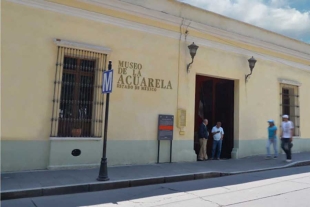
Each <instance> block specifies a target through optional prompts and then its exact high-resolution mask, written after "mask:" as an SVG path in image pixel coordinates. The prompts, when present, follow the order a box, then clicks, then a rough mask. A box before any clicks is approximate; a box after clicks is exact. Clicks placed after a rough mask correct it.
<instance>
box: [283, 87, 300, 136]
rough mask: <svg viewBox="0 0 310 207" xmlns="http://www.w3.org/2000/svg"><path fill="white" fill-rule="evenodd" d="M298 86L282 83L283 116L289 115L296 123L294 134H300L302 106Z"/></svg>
mask: <svg viewBox="0 0 310 207" xmlns="http://www.w3.org/2000/svg"><path fill="white" fill-rule="evenodd" d="M298 92H299V91H298V86H294V85H288V84H281V94H280V95H281V117H282V115H284V114H287V115H289V117H290V120H291V121H292V122H293V124H294V136H300V114H299V111H300V106H299V94H298Z"/></svg>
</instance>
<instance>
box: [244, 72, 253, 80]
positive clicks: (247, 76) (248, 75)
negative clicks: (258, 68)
mask: <svg viewBox="0 0 310 207" xmlns="http://www.w3.org/2000/svg"><path fill="white" fill-rule="evenodd" d="M252 72H253V71H252V70H251V73H250V74H247V75H245V82H248V78H249V77H250V76H251V75H252Z"/></svg>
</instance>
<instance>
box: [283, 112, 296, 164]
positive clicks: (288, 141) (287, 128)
mask: <svg viewBox="0 0 310 207" xmlns="http://www.w3.org/2000/svg"><path fill="white" fill-rule="evenodd" d="M282 118H283V121H282V124H281V136H280V137H281V147H282V149H283V151H284V152H285V154H286V162H291V161H292V152H291V148H292V146H293V144H292V141H293V130H294V125H293V123H292V122H291V121H289V120H288V118H289V116H288V115H283V117H282Z"/></svg>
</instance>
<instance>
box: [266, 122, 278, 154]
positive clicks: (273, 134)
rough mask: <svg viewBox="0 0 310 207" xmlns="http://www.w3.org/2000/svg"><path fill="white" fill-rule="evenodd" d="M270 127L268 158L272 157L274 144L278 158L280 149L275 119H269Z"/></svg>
mask: <svg viewBox="0 0 310 207" xmlns="http://www.w3.org/2000/svg"><path fill="white" fill-rule="evenodd" d="M268 123H269V127H268V140H267V146H266V148H267V157H266V159H270V158H271V155H270V145H271V144H272V145H273V151H274V157H273V158H274V159H277V158H278V150H277V127H276V126H275V124H274V121H273V120H269V121H268Z"/></svg>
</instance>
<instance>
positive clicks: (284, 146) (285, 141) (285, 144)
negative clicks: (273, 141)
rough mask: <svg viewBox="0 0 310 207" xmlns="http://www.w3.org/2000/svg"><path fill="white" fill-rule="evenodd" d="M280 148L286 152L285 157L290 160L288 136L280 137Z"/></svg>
mask: <svg viewBox="0 0 310 207" xmlns="http://www.w3.org/2000/svg"><path fill="white" fill-rule="evenodd" d="M281 142H282V143H281V148H282V149H283V151H284V152H285V154H286V159H288V160H291V159H292V152H291V148H292V146H291V142H290V139H289V138H282V139H281Z"/></svg>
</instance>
